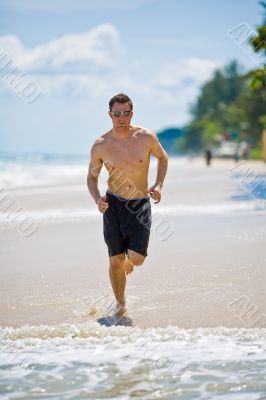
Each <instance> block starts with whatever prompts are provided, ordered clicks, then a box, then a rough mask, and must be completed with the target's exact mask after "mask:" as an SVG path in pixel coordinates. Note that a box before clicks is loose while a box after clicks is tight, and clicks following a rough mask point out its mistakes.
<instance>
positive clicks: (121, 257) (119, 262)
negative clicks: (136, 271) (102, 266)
mask: <svg viewBox="0 0 266 400" xmlns="http://www.w3.org/2000/svg"><path fill="white" fill-rule="evenodd" d="M109 259H110V267H111V268H112V269H120V268H122V267H123V264H124V261H125V254H117V255H116V256H112V257H109Z"/></svg>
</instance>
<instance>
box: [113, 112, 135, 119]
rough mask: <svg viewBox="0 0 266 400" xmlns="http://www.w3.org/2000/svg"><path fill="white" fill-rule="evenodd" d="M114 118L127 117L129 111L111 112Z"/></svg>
mask: <svg viewBox="0 0 266 400" xmlns="http://www.w3.org/2000/svg"><path fill="white" fill-rule="evenodd" d="M111 113H112V114H113V116H114V117H116V118H119V117H120V116H121V115H123V116H124V117H129V115H130V114H131V111H111Z"/></svg>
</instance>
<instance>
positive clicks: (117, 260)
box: [109, 253, 126, 317]
mask: <svg viewBox="0 0 266 400" xmlns="http://www.w3.org/2000/svg"><path fill="white" fill-rule="evenodd" d="M109 260H110V265H109V277H110V281H111V285H112V288H113V292H114V295H115V299H116V310H117V311H116V313H115V317H121V316H122V315H124V314H125V313H126V300H125V287H126V272H125V269H124V262H125V254H124V253H122V254H118V255H116V256H112V257H109Z"/></svg>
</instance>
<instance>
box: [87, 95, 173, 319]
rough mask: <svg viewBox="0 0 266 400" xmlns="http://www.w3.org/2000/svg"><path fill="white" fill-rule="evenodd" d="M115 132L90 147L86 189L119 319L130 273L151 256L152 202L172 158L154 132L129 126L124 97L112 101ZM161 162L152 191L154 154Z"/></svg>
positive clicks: (158, 197)
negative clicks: (101, 185)
mask: <svg viewBox="0 0 266 400" xmlns="http://www.w3.org/2000/svg"><path fill="white" fill-rule="evenodd" d="M109 115H110V117H111V119H112V124H113V127H112V129H111V130H109V131H108V132H106V133H105V134H103V135H102V136H101V137H99V138H98V139H97V140H96V141H95V143H94V144H93V146H92V149H91V160H90V163H89V169H88V177H87V185H88V189H89V192H90V194H91V196H92V197H93V199H94V200H95V202H96V204H97V205H98V209H99V211H100V212H101V213H103V231H104V239H105V242H106V244H107V247H108V254H109V276H110V281H111V285H112V288H113V292H114V295H115V298H116V302H117V304H116V316H122V315H124V314H125V313H126V302H125V286H126V275H128V274H130V273H131V272H132V271H133V269H134V266H139V265H142V264H143V262H144V260H145V257H146V256H147V248H148V243H149V236H150V228H151V206H150V198H149V196H150V197H151V198H152V199H153V200H154V203H155V204H157V203H159V202H160V200H161V189H162V186H163V182H164V178H165V175H166V172H167V165H168V157H167V154H166V152H165V150H164V149H163V147H162V146H161V144H160V142H159V140H158V138H157V136H156V134H155V133H154V132H152V131H150V130H149V129H146V128H143V127H140V126H135V125H131V119H132V116H133V104H132V101H131V99H130V98H129V97H128V96H127V95H125V94H123V93H120V94H118V95H116V96H114V97H112V98H111V100H110V101H109ZM151 154H153V155H154V156H155V157H156V158H157V160H158V165H157V177H156V181H155V183H154V185H153V186H151V187H150V188H149V189H148V171H149V163H150V155H151ZM103 165H104V166H105V167H106V169H107V171H108V174H109V178H108V189H107V191H106V194H105V195H103V196H101V194H100V192H99V189H98V177H99V174H100V171H101V168H102V166H103Z"/></svg>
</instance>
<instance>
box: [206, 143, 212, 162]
mask: <svg viewBox="0 0 266 400" xmlns="http://www.w3.org/2000/svg"><path fill="white" fill-rule="evenodd" d="M211 160H212V151H211V149H210V148H209V147H208V148H207V149H206V150H205V161H206V165H210V164H211Z"/></svg>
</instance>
